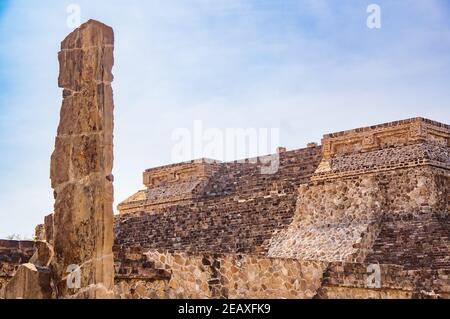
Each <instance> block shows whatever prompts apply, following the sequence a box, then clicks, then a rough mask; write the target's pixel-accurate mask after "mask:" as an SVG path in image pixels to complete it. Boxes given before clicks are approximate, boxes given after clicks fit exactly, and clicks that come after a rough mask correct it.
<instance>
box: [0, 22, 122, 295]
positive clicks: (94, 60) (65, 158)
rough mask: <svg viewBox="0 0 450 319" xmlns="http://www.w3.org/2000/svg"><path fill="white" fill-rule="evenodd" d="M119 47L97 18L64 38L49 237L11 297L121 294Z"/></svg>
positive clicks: (9, 289)
mask: <svg viewBox="0 0 450 319" xmlns="http://www.w3.org/2000/svg"><path fill="white" fill-rule="evenodd" d="M113 50H114V34H113V30H112V29H111V28H110V27H107V26H106V25H104V24H101V23H99V22H96V21H93V20H91V21H89V22H87V23H85V24H83V25H82V26H80V27H79V28H78V29H76V30H75V31H74V32H72V33H71V34H70V35H69V36H67V38H66V39H65V40H64V41H63V42H62V43H61V51H60V52H59V54H58V59H59V65H60V74H59V79H58V84H59V87H61V88H63V102H62V107H61V114H60V122H59V126H58V130H57V136H56V141H55V150H54V152H53V154H52V157H51V167H50V178H51V185H52V188H53V190H54V197H55V205H54V214H53V215H52V216H50V217H49V218H47V220H46V222H47V226H46V228H47V229H48V231H47V232H46V237H45V238H42V239H45V241H38V242H36V252H35V254H34V255H33V257H31V259H30V260H29V263H27V264H24V265H21V266H20V267H19V268H18V270H17V272H16V273H15V275H14V276H13V277H12V279H11V280H10V281H9V282H8V283H7V284H6V286H5V290H4V291H5V292H4V294H5V297H6V298H50V297H56V298H107V297H112V296H113V288H114V265H113V252H112V245H113V237H114V236H113V223H114V215H113V185H112V181H113V177H112V165H113V107H114V105H113V94H112V89H111V82H112V80H113V76H112V73H111V70H112V66H113V62H114V61H113ZM50 223H51V224H50ZM25 259H26V258H25ZM20 261H21V262H22V261H25V260H20ZM73 272H74V273H73ZM72 273H73V274H72ZM78 274H79V278H75V277H74V279H73V280H74V282H73V285H68V280H67V278H68V277H69V279H71V278H72V277H71V276H76V275H78ZM70 288H74V289H70Z"/></svg>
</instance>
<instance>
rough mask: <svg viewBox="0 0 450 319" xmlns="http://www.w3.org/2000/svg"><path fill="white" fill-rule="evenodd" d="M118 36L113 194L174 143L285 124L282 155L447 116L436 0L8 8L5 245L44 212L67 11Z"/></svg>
mask: <svg viewBox="0 0 450 319" xmlns="http://www.w3.org/2000/svg"><path fill="white" fill-rule="evenodd" d="M72 2H76V3H78V4H79V5H80V7H81V14H82V19H83V20H87V19H89V18H95V19H98V20H101V21H104V22H105V23H107V24H109V25H111V26H113V27H114V29H115V33H116V51H115V55H116V65H115V67H114V74H115V81H114V83H113V85H114V98H115V104H116V112H115V116H116V130H115V168H114V174H115V177H116V178H115V181H116V182H115V189H116V195H115V197H116V200H117V201H120V200H122V199H124V198H125V197H127V196H128V195H130V194H131V193H132V192H134V191H135V190H137V189H138V188H140V187H141V172H142V171H143V170H144V169H145V168H148V167H151V166H155V165H159V164H165V163H168V162H170V160H171V158H170V155H171V148H172V145H173V141H172V140H171V133H172V131H173V130H174V129H176V128H178V127H186V128H191V127H192V125H193V121H194V120H196V119H200V120H203V123H204V124H205V125H206V126H208V127H217V128H226V127H244V128H245V127H256V128H258V127H280V128H281V136H280V139H281V143H282V144H283V145H284V146H287V147H288V148H299V147H303V146H304V145H305V144H306V143H307V142H310V141H317V142H319V141H320V138H321V136H322V134H323V133H325V132H328V131H335V130H342V129H347V128H351V127H355V126H360V125H366V124H373V123H378V122H384V121H390V120H395V119H399V118H406V117H412V116H417V115H422V116H426V117H431V118H434V119H436V120H441V121H444V122H445V121H448V118H449V115H450V111H449V110H450V107H449V106H450V105H449V103H450V93H449V92H448V84H449V74H450V55H449V52H450V37H449V35H450V27H449V24H448V21H449V19H450V14H449V8H448V4H447V3H446V1H444V0H441V1H440V0H427V1H423V0H405V1H388V0H383V1H376V2H377V3H379V4H380V6H381V8H382V28H381V29H380V30H369V29H368V28H367V27H366V18H367V13H366V7H367V5H368V4H370V3H372V2H374V1H365V0H361V1H351V2H350V1H339V2H338V1H325V0H322V1H317V0H314V1H311V0H295V1H294V0H292V1H281V2H279V1H277V2H274V1H269V0H268V1H250V0H249V1H245V0H230V1H226V0H221V1H206V0H196V1H189V2H185V1H162V0H161V1H156V0H153V1H137V0H131V1H127V3H126V4H125V3H124V2H123V1H118V0H112V1H105V0H104V1H86V0H83V1H55V0H47V1H40V2H31V1H24V0H15V1H13V2H11V3H10V5H9V6H8V8H7V11H5V13H4V15H3V16H2V17H1V19H0V43H1V44H2V45H1V46H0V84H1V85H2V90H0V150H1V155H2V157H1V159H0V176H1V177H2V179H1V181H0V202H1V203H2V211H0V220H2V223H0V237H4V236H6V235H8V234H9V233H12V232H16V233H17V232H18V233H22V234H29V233H30V231H32V228H33V227H34V225H35V224H37V223H39V222H41V221H42V217H43V215H44V214H45V213H48V212H50V211H51V210H52V204H53V199H52V192H51V189H50V184H49V179H48V176H49V164H50V162H49V157H50V154H51V151H52V149H53V141H54V134H55V132H56V126H57V123H58V116H59V108H60V103H61V92H60V90H59V89H58V88H57V74H58V64H57V59H56V53H57V51H58V49H59V42H60V41H61V40H62V39H63V37H64V36H65V35H66V34H67V33H68V32H70V30H69V29H68V28H67V26H66V24H65V22H66V18H67V13H66V7H67V5H68V4H69V3H72Z"/></svg>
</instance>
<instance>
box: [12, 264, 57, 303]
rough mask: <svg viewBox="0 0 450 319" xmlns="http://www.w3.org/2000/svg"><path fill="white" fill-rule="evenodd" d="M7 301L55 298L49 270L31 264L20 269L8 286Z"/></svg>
mask: <svg viewBox="0 0 450 319" xmlns="http://www.w3.org/2000/svg"><path fill="white" fill-rule="evenodd" d="M4 294H5V298H6V299H49V298H51V297H52V296H53V291H52V288H51V273H50V269H49V268H45V267H39V266H35V265H33V264H31V263H28V264H23V265H21V266H20V267H19V269H18V270H17V272H16V274H15V275H14V277H13V278H12V279H11V280H10V281H9V282H8V283H7V284H6V287H5V292H4Z"/></svg>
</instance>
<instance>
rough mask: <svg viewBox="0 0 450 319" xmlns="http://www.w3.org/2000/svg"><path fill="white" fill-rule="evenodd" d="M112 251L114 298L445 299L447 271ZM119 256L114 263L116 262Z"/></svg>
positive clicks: (448, 295) (448, 282) (448, 281)
mask: <svg viewBox="0 0 450 319" xmlns="http://www.w3.org/2000/svg"><path fill="white" fill-rule="evenodd" d="M117 253H118V258H116V259H117V260H118V261H117V262H116V297H117V298H123V299H140V298H152V299H158V298H195V299H198V298H222V299H237V298H250V299H251V298H262V299H270V298H286V299H289V298H294V299H298V298H302V299H310V298H323V299H335V298H450V270H449V269H448V268H447V269H441V270H433V269H430V268H421V269H418V270H407V269H405V268H404V267H402V266H398V265H389V264H380V265H379V270H380V277H379V278H380V282H379V286H371V285H369V280H368V279H369V275H370V271H369V270H368V269H369V268H368V266H369V264H368V263H350V262H324V261H305V260H298V259H289V258H287V259H286V258H270V257H263V256H254V255H247V254H246V255H240V254H212V253H203V254H188V253H169V252H164V251H158V250H149V251H146V250H140V249H136V248H133V249H127V250H123V251H121V252H117ZM119 260H120V261H119Z"/></svg>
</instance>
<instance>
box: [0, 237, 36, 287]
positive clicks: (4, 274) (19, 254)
mask: <svg viewBox="0 0 450 319" xmlns="http://www.w3.org/2000/svg"><path fill="white" fill-rule="evenodd" d="M34 251H35V246H34V242H33V241H16V240H0V291H1V290H2V288H3V287H4V285H5V283H6V282H7V281H8V280H10V279H11V278H12V276H13V275H14V273H15V272H16V270H17V269H18V268H19V266H20V265H21V264H22V263H27V262H28V261H29V260H30V258H31V256H32V255H33V254H34Z"/></svg>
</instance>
